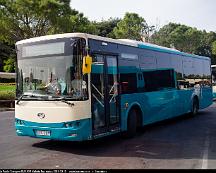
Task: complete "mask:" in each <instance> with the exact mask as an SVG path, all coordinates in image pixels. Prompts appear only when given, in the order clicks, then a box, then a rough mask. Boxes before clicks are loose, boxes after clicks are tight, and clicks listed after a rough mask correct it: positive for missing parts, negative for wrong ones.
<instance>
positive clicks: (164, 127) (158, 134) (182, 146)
mask: <svg viewBox="0 0 216 173" xmlns="http://www.w3.org/2000/svg"><path fill="white" fill-rule="evenodd" d="M212 114H214V112H213V111H212V112H209V111H208V112H205V111H200V112H199V114H198V115H197V116H195V117H189V116H188V115H184V116H182V117H178V118H174V119H171V120H167V121H164V122H160V123H157V124H154V125H150V126H147V127H145V128H142V129H141V130H140V131H139V132H138V134H137V135H136V137H134V138H132V139H124V138H122V136H121V135H120V134H117V135H113V136H109V137H105V138H101V139H97V140H94V141H85V142H68V141H52V140H48V141H44V142H40V143H35V144H33V147H37V148H43V149H47V150H53V151H60V152H64V153H71V154H76V155H83V156H95V157H145V158H149V159H182V158H184V159H200V158H201V157H202V153H201V152H202V151H203V146H204V142H205V139H206V134H207V133H209V135H210V136H211V135H214V134H216V128H215V127H216V122H215V121H214V119H213V118H212V117H213V116H212ZM214 128H215V130H214ZM209 129H211V131H209ZM215 143H216V142H215ZM211 157H212V159H216V155H215V156H211Z"/></svg>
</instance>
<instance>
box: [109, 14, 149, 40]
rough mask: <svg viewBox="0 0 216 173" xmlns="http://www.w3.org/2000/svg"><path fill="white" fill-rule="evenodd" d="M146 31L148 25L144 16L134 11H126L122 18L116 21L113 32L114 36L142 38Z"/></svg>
mask: <svg viewBox="0 0 216 173" xmlns="http://www.w3.org/2000/svg"><path fill="white" fill-rule="evenodd" d="M147 32H148V25H147V23H146V21H145V19H144V18H142V17H140V16H139V15H138V14H136V13H126V14H125V16H124V18H123V19H122V20H121V21H119V22H118V23H117V26H116V27H115V28H114V30H113V33H114V36H115V37H116V38H128V39H133V40H143V37H144V36H145V34H146V33H147Z"/></svg>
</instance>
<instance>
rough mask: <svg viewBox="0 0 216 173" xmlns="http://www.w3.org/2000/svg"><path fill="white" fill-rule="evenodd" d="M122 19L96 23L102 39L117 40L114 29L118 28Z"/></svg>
mask: <svg viewBox="0 0 216 173" xmlns="http://www.w3.org/2000/svg"><path fill="white" fill-rule="evenodd" d="M120 21H121V19H118V18H110V19H108V20H103V21H101V22H95V25H96V27H97V29H98V35H99V36H102V37H110V38H115V35H114V33H113V29H114V28H115V27H116V26H117V23H119V22H120Z"/></svg>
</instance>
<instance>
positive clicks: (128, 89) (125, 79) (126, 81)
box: [120, 73, 137, 94]
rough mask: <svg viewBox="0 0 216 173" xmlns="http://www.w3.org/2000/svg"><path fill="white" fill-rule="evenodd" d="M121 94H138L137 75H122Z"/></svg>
mask: <svg viewBox="0 0 216 173" xmlns="http://www.w3.org/2000/svg"><path fill="white" fill-rule="evenodd" d="M120 80H121V92H122V93H123V94H131V93H136V92H137V77H136V73H127V74H121V76H120Z"/></svg>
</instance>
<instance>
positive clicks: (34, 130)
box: [15, 119, 92, 141]
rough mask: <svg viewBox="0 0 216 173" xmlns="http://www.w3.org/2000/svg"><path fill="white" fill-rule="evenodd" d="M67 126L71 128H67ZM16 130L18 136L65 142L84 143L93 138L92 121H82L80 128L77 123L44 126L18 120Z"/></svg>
mask: <svg viewBox="0 0 216 173" xmlns="http://www.w3.org/2000/svg"><path fill="white" fill-rule="evenodd" d="M66 124H69V125H71V126H68V127H66V126H65V125H66ZM76 125H77V126H76ZM15 128H16V133H17V135H18V136H30V137H34V138H42V139H53V140H64V141H83V140H91V138H92V136H91V120H90V119H86V120H80V121H79V126H78V124H77V122H67V123H54V124H53V123H47V124H42V123H34V122H28V121H23V120H19V119H16V120H15Z"/></svg>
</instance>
